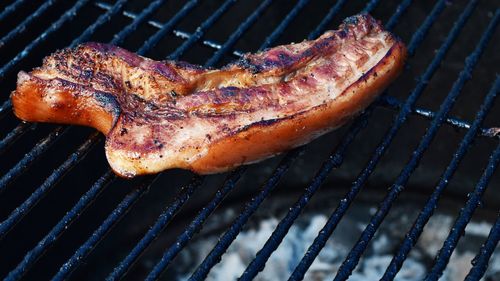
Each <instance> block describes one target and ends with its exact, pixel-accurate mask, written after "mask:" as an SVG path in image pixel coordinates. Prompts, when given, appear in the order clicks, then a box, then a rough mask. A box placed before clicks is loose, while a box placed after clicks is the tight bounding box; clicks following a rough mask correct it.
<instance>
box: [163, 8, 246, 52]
mask: <svg viewBox="0 0 500 281" xmlns="http://www.w3.org/2000/svg"><path fill="white" fill-rule="evenodd" d="M235 2H236V0H226V1H225V2H224V4H222V5H221V6H220V7H219V8H218V9H217V10H216V11H215V12H214V13H213V14H212V15H211V16H210V17H209V18H208V19H206V20H205V21H204V22H203V23H202V24H201V25H200V26H198V28H196V32H195V33H193V34H192V35H191V36H189V39H188V40H186V41H184V43H182V45H181V46H180V47H179V48H177V49H175V51H174V52H173V53H172V54H170V55H169V56H168V59H171V60H176V59H178V58H180V57H181V56H182V55H183V54H184V52H185V51H186V50H187V49H189V48H191V46H192V45H193V44H194V43H195V42H197V41H198V40H200V38H201V37H202V36H203V35H204V34H205V31H206V30H207V29H209V28H210V27H211V26H212V25H214V23H215V22H216V21H217V20H218V19H219V18H220V17H221V16H222V15H224V14H225V13H226V12H227V10H228V9H229V8H230V7H231V6H232V5H233V4H234V3H235Z"/></svg>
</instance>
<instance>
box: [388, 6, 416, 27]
mask: <svg viewBox="0 0 500 281" xmlns="http://www.w3.org/2000/svg"><path fill="white" fill-rule="evenodd" d="M412 1H413V0H404V1H402V2H401V3H399V5H398V7H397V8H396V12H395V13H394V14H393V15H392V16H391V17H390V18H389V20H388V21H387V23H386V24H385V28H387V30H392V29H393V28H394V26H395V25H396V23H398V20H399V18H400V17H401V16H402V15H403V14H404V12H406V10H407V9H408V7H409V6H410V4H411V3H412Z"/></svg>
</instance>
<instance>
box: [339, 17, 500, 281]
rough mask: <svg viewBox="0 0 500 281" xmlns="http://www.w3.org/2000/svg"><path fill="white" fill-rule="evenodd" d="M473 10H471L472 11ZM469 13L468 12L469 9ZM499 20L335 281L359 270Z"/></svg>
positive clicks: (438, 113) (466, 68)
mask: <svg viewBox="0 0 500 281" xmlns="http://www.w3.org/2000/svg"><path fill="white" fill-rule="evenodd" d="M472 9H473V7H471V12H472ZM466 11H467V10H466ZM495 22H497V20H493V21H492V25H490V26H489V27H488V28H487V29H486V31H485V32H484V33H483V36H482V37H481V40H480V42H479V44H478V45H477V46H476V48H475V50H474V51H473V52H472V53H471V55H469V56H468V57H467V59H466V60H465V66H464V68H463V70H462V71H461V72H460V75H459V77H458V79H457V80H456V81H455V83H454V84H453V87H452V89H451V91H450V92H449V94H448V96H447V97H446V99H445V100H444V101H443V103H442V104H441V106H440V108H439V111H438V112H437V114H436V117H435V118H434V119H433V120H432V122H431V125H430V127H429V128H428V129H427V131H426V133H425V135H424V136H423V137H422V139H421V141H420V143H419V145H418V147H417V148H416V149H415V150H414V152H413V153H412V158H411V159H410V161H409V162H408V163H407V164H406V166H405V167H404V168H403V170H402V171H401V173H400V175H399V176H398V178H397V179H396V181H395V183H394V184H393V185H392V186H391V188H390V190H389V193H388V194H387V196H386V197H385V198H384V200H383V202H382V203H381V204H380V206H379V209H378V210H377V212H376V214H375V215H374V216H373V217H372V218H371V220H370V223H369V224H368V226H367V227H366V228H365V230H364V231H363V233H362V235H361V237H360V239H359V240H358V242H357V243H356V245H355V246H354V247H353V249H352V250H351V252H350V253H349V254H348V256H347V258H346V259H345V262H343V263H342V266H341V267H340V269H339V272H338V273H337V276H336V279H334V280H343V279H344V278H347V277H348V276H349V275H350V274H351V273H352V270H353V269H354V268H355V267H356V265H357V263H358V261H359V259H360V257H361V255H362V254H363V252H364V251H365V249H366V247H367V246H368V243H367V241H370V240H371V239H372V237H373V235H374V234H375V232H376V231H377V229H378V227H379V226H380V224H381V223H382V221H383V219H384V218H385V216H386V215H387V213H388V212H389V210H390V208H391V206H392V203H393V202H394V201H395V200H396V199H397V196H398V195H399V193H400V192H401V191H403V189H404V187H405V185H406V183H407V182H408V179H409V178H410V176H411V174H412V173H413V171H414V170H415V168H416V167H417V165H418V162H419V160H420V159H421V158H422V156H423V154H424V152H425V151H426V150H427V148H428V147H429V146H430V144H431V142H432V140H433V139H434V136H435V135H436V133H437V131H438V130H439V128H440V126H441V125H442V123H443V121H444V118H445V117H446V114H447V113H448V112H449V111H450V110H451V107H452V106H453V104H454V102H455V100H456V98H457V97H458V95H459V94H460V92H461V90H462V88H463V86H464V85H465V82H466V81H467V80H469V79H470V75H471V71H472V69H473V67H474V66H475V65H476V63H477V61H478V60H479V56H480V55H481V54H482V52H483V51H484V49H485V47H486V45H487V44H488V42H489V40H490V38H491V35H492V32H493V31H494V27H495V26H496V23H495Z"/></svg>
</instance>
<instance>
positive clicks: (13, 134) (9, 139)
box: [0, 122, 31, 155]
mask: <svg viewBox="0 0 500 281" xmlns="http://www.w3.org/2000/svg"><path fill="white" fill-rule="evenodd" d="M29 128H31V126H30V124H29V123H26V122H21V123H19V125H17V126H16V127H15V128H14V129H13V130H12V131H10V132H9V133H8V134H7V135H6V136H5V137H4V138H3V139H2V140H1V141H0V155H2V153H4V152H5V150H7V148H9V146H10V145H11V144H12V143H14V142H15V141H16V140H17V139H19V138H20V137H21V136H22V135H24V134H25V133H26V132H27V131H28V129H29Z"/></svg>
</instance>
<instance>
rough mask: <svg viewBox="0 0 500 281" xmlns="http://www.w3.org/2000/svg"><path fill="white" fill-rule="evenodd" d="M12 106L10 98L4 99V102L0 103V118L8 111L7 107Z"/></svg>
mask: <svg viewBox="0 0 500 281" xmlns="http://www.w3.org/2000/svg"><path fill="white" fill-rule="evenodd" d="M11 108H12V102H11V101H10V99H7V100H6V101H4V103H2V105H1V106H0V119H1V118H3V117H4V115H5V114H6V113H7V112H9V109H11Z"/></svg>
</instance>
